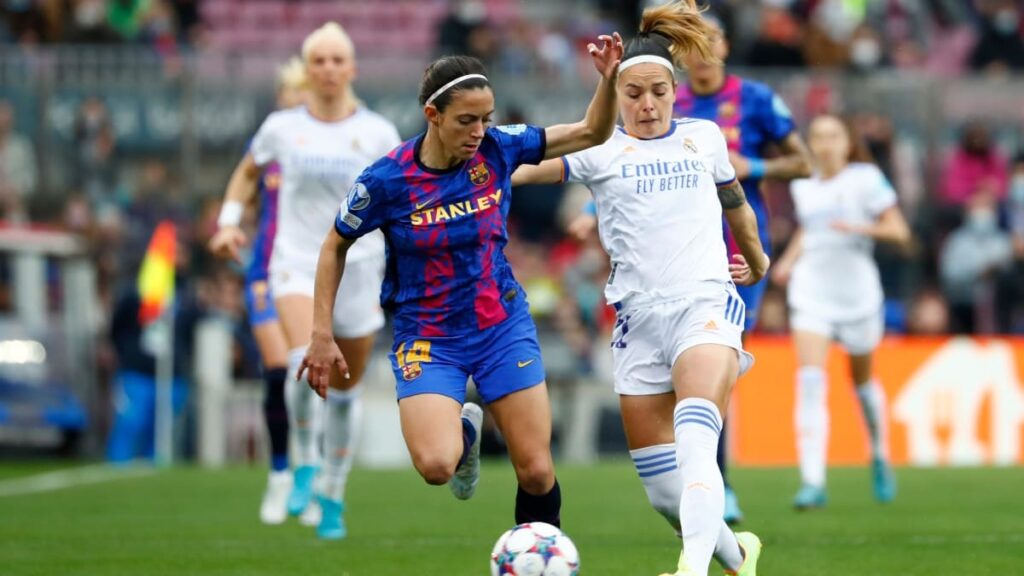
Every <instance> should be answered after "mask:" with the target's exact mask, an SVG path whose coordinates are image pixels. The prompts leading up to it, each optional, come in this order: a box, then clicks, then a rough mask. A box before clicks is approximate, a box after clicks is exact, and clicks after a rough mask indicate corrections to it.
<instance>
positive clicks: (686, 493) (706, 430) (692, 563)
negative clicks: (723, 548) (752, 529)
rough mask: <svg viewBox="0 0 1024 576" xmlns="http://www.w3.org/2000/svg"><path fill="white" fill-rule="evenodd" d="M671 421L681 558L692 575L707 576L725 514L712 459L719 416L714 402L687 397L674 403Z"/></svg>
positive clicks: (719, 430) (722, 489) (722, 492)
mask: <svg viewBox="0 0 1024 576" xmlns="http://www.w3.org/2000/svg"><path fill="white" fill-rule="evenodd" d="M673 422H674V425H675V433H676V461H677V462H678V463H679V471H680V475H681V480H682V481H681V482H680V486H681V487H682V497H681V498H680V499H679V518H680V524H681V525H682V529H683V530H682V531H683V559H684V560H685V562H686V564H687V566H689V568H690V570H693V573H694V574H696V575H698V576H707V573H708V566H709V565H710V564H711V556H712V555H713V554H714V551H715V545H716V544H717V542H718V538H719V534H720V528H721V525H722V523H723V521H722V514H724V513H725V485H724V483H723V482H722V473H721V472H720V471H719V470H718V461H717V460H716V456H717V454H718V436H719V435H720V434H721V433H722V416H721V414H719V412H718V407H717V406H715V403H714V402H712V401H710V400H705V399H704V398H687V399H685V400H683V401H682V402H680V403H678V404H676V409H675V411H674V413H673Z"/></svg>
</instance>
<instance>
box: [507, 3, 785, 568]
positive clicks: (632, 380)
mask: <svg viewBox="0 0 1024 576" xmlns="http://www.w3.org/2000/svg"><path fill="white" fill-rule="evenodd" d="M714 33H715V31H714V29H713V28H711V27H710V26H709V25H708V24H707V22H705V21H704V20H703V19H702V18H701V16H700V13H699V12H698V10H697V9H696V7H695V4H694V2H693V0H686V1H676V2H672V3H669V4H666V5H663V6H660V7H656V8H649V9H647V10H645V11H644V14H643V18H642V23H641V27H640V33H639V35H638V37H637V38H635V39H634V40H633V41H631V42H630V43H629V45H628V46H627V47H626V51H625V55H624V60H623V62H622V64H621V65H620V67H619V81H618V90H619V101H620V114H621V116H622V119H623V125H624V127H623V128H620V129H618V130H617V131H616V133H615V134H614V135H613V136H612V137H611V139H609V140H608V141H607V142H606V143H605V144H603V145H601V146H597V147H594V148H591V149H588V150H584V151H582V152H578V153H575V154H571V155H568V156H566V157H564V158H562V159H560V160H554V161H546V162H544V163H543V164H541V165H540V166H538V167H536V168H531V167H528V166H527V167H522V168H520V170H519V171H518V172H517V173H516V178H514V180H513V184H527V183H539V182H559V181H575V182H582V183H583V184H586V185H587V186H588V187H589V188H590V189H591V191H592V192H593V194H594V198H595V201H596V204H597V216H598V232H599V234H600V237H601V242H602V244H603V245H604V248H605V250H606V251H607V252H608V254H609V256H610V257H611V266H612V272H611V275H610V276H609V278H608V283H607V286H606V288H605V296H606V298H607V300H608V302H609V303H611V304H613V305H614V307H615V308H616V310H617V312H618V319H617V323H616V327H615V330H614V334H613V336H612V338H613V341H612V344H611V345H612V349H613V350H612V352H613V359H614V369H615V390H616V392H617V393H618V394H619V398H620V406H621V409H622V418H623V424H624V426H625V430H626V438H627V441H628V443H629V447H630V453H631V455H632V457H633V460H634V462H635V463H636V467H637V471H638V472H639V474H640V478H641V480H642V481H643V483H644V488H645V489H646V491H647V495H648V498H649V500H650V502H651V504H652V505H653V506H654V508H655V509H656V510H657V511H658V512H659V513H661V514H662V515H663V516H665V517H666V519H668V520H669V522H670V523H671V524H672V525H673V526H674V527H675V528H676V529H677V530H678V531H679V533H680V534H681V536H682V540H683V543H684V544H685V549H684V551H683V553H682V554H681V556H680V559H679V566H678V568H677V572H676V573H675V574H676V575H678V576H684V575H685V576H690V575H700V576H705V575H706V574H707V573H708V567H709V564H710V562H711V558H712V555H714V556H716V557H717V558H718V560H719V562H720V563H721V564H722V565H723V566H724V567H725V568H726V570H728V571H730V572H731V573H738V574H742V575H745V576H746V575H754V574H755V573H756V563H757V557H758V556H759V554H760V547H761V544H760V541H759V540H758V539H757V537H756V536H755V535H753V534H751V533H743V534H740V535H734V534H733V533H732V531H731V530H730V529H729V527H728V526H727V525H726V524H725V522H724V520H723V519H722V512H723V510H724V498H725V494H724V486H723V483H722V475H721V472H720V471H719V469H718V465H717V464H716V453H717V447H718V435H719V433H720V431H721V427H722V414H724V413H725V410H726V407H727V406H726V405H727V403H728V399H729V392H730V390H731V389H732V386H733V384H734V383H735V382H736V379H737V377H738V376H739V374H740V373H742V372H743V371H745V370H746V369H747V368H749V366H750V365H751V363H752V360H753V359H752V357H751V356H750V355H749V354H747V353H746V352H745V351H744V350H743V345H742V343H741V340H740V337H741V335H742V333H743V322H744V309H743V302H742V300H741V299H740V298H739V296H737V294H736V288H735V285H734V284H733V281H736V282H740V283H743V284H750V283H753V282H756V281H758V280H759V279H761V278H762V277H763V276H764V274H765V272H766V270H767V268H768V257H767V256H766V255H765V253H764V250H763V249H762V247H761V242H760V240H759V238H758V232H757V222H756V219H755V217H754V213H753V211H752V210H751V208H750V206H749V205H748V204H747V203H746V199H745V196H744V194H743V189H742V187H741V186H740V184H739V182H738V181H737V180H736V175H735V171H734V170H733V167H732V165H731V164H730V162H729V151H728V149H727V147H726V143H725V138H724V137H723V136H722V133H721V131H720V130H719V128H718V127H717V126H716V125H715V124H713V123H711V122H708V121H705V120H694V119H682V120H673V118H672V106H673V103H674V101H675V89H676V81H675V78H674V70H675V68H674V65H673V62H674V61H675V62H678V61H679V60H680V58H681V57H682V56H683V55H684V54H686V53H687V52H690V51H694V52H696V53H699V54H700V55H701V56H703V57H704V58H709V59H712V58H713V56H712V54H711V50H710V46H709V38H710V36H711V35H712V34H714ZM723 210H724V213H725V217H726V219H727V220H728V222H729V226H730V228H731V229H732V230H733V232H734V234H735V237H736V240H737V242H738V243H739V246H740V248H741V252H742V254H743V255H742V256H737V257H736V262H735V263H734V264H732V265H730V264H729V262H728V257H727V255H726V247H725V241H724V240H723V237H722V214H723ZM737 537H739V540H737Z"/></svg>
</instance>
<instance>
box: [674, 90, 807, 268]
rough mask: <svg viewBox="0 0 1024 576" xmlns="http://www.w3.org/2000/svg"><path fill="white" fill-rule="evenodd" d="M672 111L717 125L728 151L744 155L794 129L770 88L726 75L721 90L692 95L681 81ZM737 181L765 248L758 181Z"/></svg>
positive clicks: (764, 210) (765, 224) (764, 214)
mask: <svg viewBox="0 0 1024 576" xmlns="http://www.w3.org/2000/svg"><path fill="white" fill-rule="evenodd" d="M674 113H675V116H676V117H677V118H682V117H686V118H700V119H703V120H710V121H712V122H714V123H715V124H718V127H719V128H721V129H722V134H723V135H724V136H725V142H726V145H727V146H728V147H729V150H730V151H732V152H738V153H739V154H742V155H743V156H748V157H751V156H752V157H761V156H762V155H763V154H764V146H765V145H766V144H768V143H771V142H779V141H781V140H784V139H785V138H786V137H787V136H789V135H790V133H792V132H793V131H794V130H796V124H794V122H793V115H792V114H791V113H790V111H789V108H788V107H786V104H785V103H784V102H783V101H782V98H780V97H779V96H778V95H777V94H775V92H773V91H772V89H771V88H769V87H768V86H766V85H764V84H761V83H760V82H754V81H751V80H745V79H743V78H740V77H739V76H733V75H729V76H726V78H725V84H723V85H722V89H721V90H719V91H718V92H717V93H715V94H709V95H706V96H699V95H696V94H694V93H693V91H692V90H690V87H689V85H687V84H685V83H684V84H681V85H680V86H679V90H678V91H677V92H676V103H675V110H674ZM740 183H741V184H742V185H743V190H744V191H745V192H746V194H747V201H748V202H749V203H750V207H751V208H752V209H753V210H754V214H756V215H757V227H758V230H759V231H760V235H761V244H763V245H764V248H765V250H769V249H770V248H771V243H770V242H769V238H768V209H767V206H766V205H765V202H764V197H763V196H762V195H761V190H760V180H759V179H753V178H747V179H745V180H743V181H741V182H740ZM729 248H730V250H729V251H730V253H737V252H738V250H737V249H736V246H735V243H734V242H733V241H732V239H731V238H730V239H729Z"/></svg>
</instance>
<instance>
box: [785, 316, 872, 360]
mask: <svg viewBox="0 0 1024 576" xmlns="http://www.w3.org/2000/svg"><path fill="white" fill-rule="evenodd" d="M789 328H790V330H800V331H802V332H813V333H815V334H821V335H822V336H826V337H828V338H831V339H832V340H835V341H836V342H839V343H840V344H842V346H843V348H845V349H846V351H847V352H849V353H850V354H851V355H853V356H863V355H864V354H869V353H871V352H873V351H874V349H875V348H877V347H878V343H879V342H881V341H882V336H883V335H885V316H884V313H883V312H882V311H881V310H879V312H878V313H877V314H872V315H871V316H866V317H864V318H861V319H859V320H852V321H845V322H836V321H835V320H828V319H825V318H822V317H820V316H815V315H813V314H809V313H807V312H801V311H800V310H792V311H791V312H790V313H789Z"/></svg>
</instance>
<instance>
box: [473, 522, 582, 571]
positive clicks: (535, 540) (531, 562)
mask: <svg viewBox="0 0 1024 576" xmlns="http://www.w3.org/2000/svg"><path fill="white" fill-rule="evenodd" d="M579 572H580V554H579V552H577V551H576V545H575V544H573V543H572V540H569V537H568V536H566V535H565V534H563V533H562V531H561V530H559V529H558V528H555V527H554V526H552V525H551V524H545V523H544V522H529V523H527V524H520V525H519V526H516V527H515V528H513V529H511V530H509V531H508V532H505V533H504V534H502V535H501V538H498V542H497V543H496V544H495V545H494V550H492V551H491V576H576V575H577V574H579Z"/></svg>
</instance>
